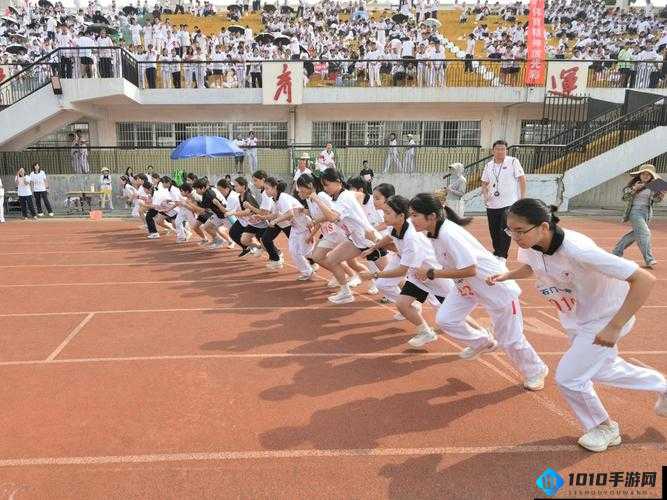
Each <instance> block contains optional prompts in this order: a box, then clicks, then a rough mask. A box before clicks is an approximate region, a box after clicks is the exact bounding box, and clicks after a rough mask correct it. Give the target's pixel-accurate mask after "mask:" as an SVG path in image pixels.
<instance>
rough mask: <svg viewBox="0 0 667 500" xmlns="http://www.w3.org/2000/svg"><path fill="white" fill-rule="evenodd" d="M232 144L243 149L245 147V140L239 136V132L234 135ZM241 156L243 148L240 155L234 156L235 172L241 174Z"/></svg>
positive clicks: (242, 156)
mask: <svg viewBox="0 0 667 500" xmlns="http://www.w3.org/2000/svg"><path fill="white" fill-rule="evenodd" d="M234 145H235V146H238V147H239V148H241V149H243V148H244V147H245V141H244V140H243V139H242V138H241V134H239V135H238V136H237V137H236V139H234ZM243 158H245V150H244V152H243V154H242V155H239V156H235V157H234V165H235V166H236V173H237V174H242V173H243Z"/></svg>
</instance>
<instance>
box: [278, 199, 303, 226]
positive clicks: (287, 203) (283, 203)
mask: <svg viewBox="0 0 667 500" xmlns="http://www.w3.org/2000/svg"><path fill="white" fill-rule="evenodd" d="M302 206H303V205H301V203H299V200H297V199H296V198H295V197H294V196H292V195H290V194H287V193H280V196H278V199H277V200H276V202H275V203H274V204H273V207H272V209H271V211H272V212H273V213H274V214H276V215H283V214H284V213H286V212H288V211H289V210H292V209H293V208H301V207H302ZM290 224H291V223H290V221H288V220H285V221H282V222H279V223H278V224H277V226H278V227H282V228H286V227H287V226H289V225H290Z"/></svg>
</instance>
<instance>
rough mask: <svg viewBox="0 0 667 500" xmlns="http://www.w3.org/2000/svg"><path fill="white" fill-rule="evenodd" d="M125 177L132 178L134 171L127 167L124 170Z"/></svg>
mask: <svg viewBox="0 0 667 500" xmlns="http://www.w3.org/2000/svg"><path fill="white" fill-rule="evenodd" d="M130 172H132V174H130ZM125 175H126V176H128V177H132V176H134V169H133V168H132V167H127V168H126V169H125Z"/></svg>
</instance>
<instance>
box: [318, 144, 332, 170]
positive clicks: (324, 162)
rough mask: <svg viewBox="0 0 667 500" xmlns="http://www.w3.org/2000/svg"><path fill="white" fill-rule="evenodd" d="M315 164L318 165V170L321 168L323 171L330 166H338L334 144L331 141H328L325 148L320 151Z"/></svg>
mask: <svg viewBox="0 0 667 500" xmlns="http://www.w3.org/2000/svg"><path fill="white" fill-rule="evenodd" d="M315 166H316V167H317V170H320V171H321V172H324V171H325V170H326V169H328V168H336V160H335V158H334V152H333V145H332V144H331V143H330V142H327V143H326V145H325V146H324V149H323V150H322V151H321V152H320V155H319V156H318V157H317V164H316V165H315Z"/></svg>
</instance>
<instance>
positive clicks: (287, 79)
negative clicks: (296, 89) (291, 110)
mask: <svg viewBox="0 0 667 500" xmlns="http://www.w3.org/2000/svg"><path fill="white" fill-rule="evenodd" d="M281 94H285V95H286V96H287V102H288V104H292V72H291V71H290V70H289V69H288V66H287V64H283V72H282V73H280V74H279V75H278V78H276V93H275V94H274V96H273V100H274V101H277V100H278V99H279V98H280V95H281Z"/></svg>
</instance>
